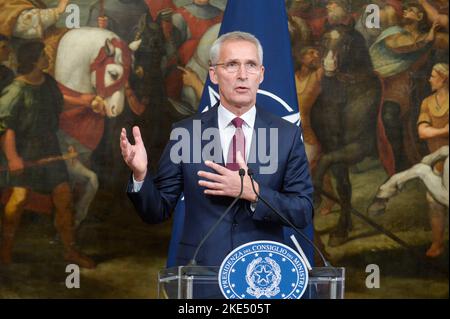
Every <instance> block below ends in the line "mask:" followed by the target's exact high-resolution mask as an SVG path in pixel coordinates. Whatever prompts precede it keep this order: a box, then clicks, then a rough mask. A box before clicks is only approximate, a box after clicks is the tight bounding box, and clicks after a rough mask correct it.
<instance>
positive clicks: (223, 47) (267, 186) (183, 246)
mask: <svg viewBox="0 0 450 319" xmlns="http://www.w3.org/2000/svg"><path fill="white" fill-rule="evenodd" d="M262 61H263V51H262V47H261V44H260V43H259V41H258V40H257V39H256V38H255V37H254V36H253V35H251V34H248V33H244V32H231V33H227V34H224V35H222V36H221V37H219V38H218V39H217V40H216V42H215V43H214V44H213V46H212V48H211V51H210V68H209V74H210V78H211V80H212V82H213V83H215V84H218V86H219V95H220V104H219V105H218V106H215V107H213V108H211V109H210V110H208V111H207V112H204V113H202V114H198V115H195V116H193V117H191V118H188V119H186V120H183V121H181V122H179V123H177V124H175V125H174V128H173V131H172V134H171V139H170V141H169V143H168V145H167V146H166V148H165V150H164V152H163V155H162V157H161V160H160V165H159V169H158V172H157V174H156V175H155V176H152V175H151V174H150V173H149V172H148V171H147V163H148V162H147V153H146V150H145V147H144V144H143V141H142V138H141V135H140V131H139V128H138V127H133V136H134V140H135V144H134V145H132V144H130V142H129V141H128V139H127V137H126V131H125V129H122V133H121V137H120V146H121V150H122V156H123V158H124V160H125V162H126V163H127V165H128V166H129V167H130V169H131V170H132V172H133V174H132V177H131V178H130V182H129V185H128V196H129V197H130V199H131V200H132V202H133V203H134V206H135V207H136V209H137V211H138V212H139V214H140V216H141V218H142V219H143V220H144V221H146V222H148V223H158V222H162V221H163V220H165V219H167V218H169V217H170V213H171V212H172V210H173V208H174V207H175V205H176V203H177V201H178V199H179V197H180V194H181V193H182V192H184V197H185V203H186V214H185V222H184V229H183V234H182V239H181V243H180V246H179V249H178V256H177V260H176V263H177V265H186V264H187V263H188V262H189V260H190V259H191V258H192V257H193V254H194V251H195V249H196V247H197V245H198V244H199V242H200V241H201V240H202V238H203V237H204V236H205V234H206V233H207V232H208V230H209V229H210V228H211V226H212V225H213V224H214V223H215V222H216V221H217V220H218V218H219V216H220V215H221V214H222V213H223V212H224V211H225V210H226V208H227V207H228V205H229V204H230V203H231V201H232V200H233V198H235V197H237V196H238V194H239V192H240V189H241V179H240V176H239V174H238V172H237V170H238V169H239V168H244V169H245V170H246V171H247V168H251V169H252V170H253V171H254V173H255V174H254V178H255V181H256V183H255V187H256V190H257V191H258V192H259V193H260V195H261V196H262V197H263V198H265V199H266V200H267V201H268V202H269V203H271V204H272V206H274V207H275V208H276V209H277V210H279V211H280V212H281V213H283V214H284V215H285V216H286V217H287V218H288V219H289V220H290V221H291V222H292V223H293V224H294V225H296V226H297V227H299V228H304V227H306V226H307V225H308V224H309V223H311V222H312V215H313V204H312V193H313V188H312V184H311V181H310V176H309V172H308V161H307V159H306V155H305V150H304V145H303V142H302V138H301V132H300V130H299V128H298V127H297V126H295V125H294V124H291V123H289V122H287V121H285V120H283V119H281V118H279V117H277V116H275V115H272V114H270V113H268V112H265V111H263V110H262V109H261V108H259V107H257V106H255V103H256V94H257V90H258V87H259V84H260V83H261V82H262V81H263V79H264V66H263V65H262ZM211 136H212V139H211ZM177 137H178V139H177ZM180 137H181V139H180ZM208 138H209V139H208ZM186 139H187V140H188V141H186ZM191 150H192V152H191ZM214 150H216V151H217V150H218V151H217V152H215V153H214ZM180 151H181V153H180ZM211 151H213V152H212V153H211ZM267 154H268V156H267ZM213 160H214V161H213ZM222 163H223V164H224V165H221V164H222ZM282 226H283V223H282V222H281V221H280V219H279V218H278V216H277V215H276V214H274V213H273V212H272V211H271V210H270V209H269V208H268V207H267V206H265V204H264V203H262V202H259V201H257V196H256V195H255V193H254V192H253V190H252V186H251V182H250V178H249V177H248V176H245V177H244V182H243V193H242V196H241V199H240V200H239V202H238V203H237V205H236V206H235V207H234V208H233V209H232V210H231V211H230V212H229V214H228V215H227V216H226V217H225V219H224V220H223V221H222V223H221V224H220V225H219V227H218V228H217V229H216V230H215V231H214V233H212V235H211V236H210V237H209V239H208V240H207V241H206V242H205V243H204V246H203V247H202V248H201V250H200V251H199V254H198V258H197V263H198V264H200V265H208V266H219V265H220V264H221V262H222V260H223V259H224V257H225V256H226V255H227V254H228V253H229V252H230V251H231V250H233V249H234V248H236V247H238V246H240V245H242V244H244V243H247V242H250V241H254V240H273V241H278V242H282V241H283V228H282Z"/></svg>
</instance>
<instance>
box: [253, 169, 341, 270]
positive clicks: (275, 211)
mask: <svg viewBox="0 0 450 319" xmlns="http://www.w3.org/2000/svg"><path fill="white" fill-rule="evenodd" d="M247 174H248V176H249V177H250V181H251V183H252V188H253V192H254V193H255V195H256V196H257V197H258V199H259V200H261V201H262V202H263V203H264V204H266V205H267V207H269V208H270V209H271V210H272V211H273V212H274V213H275V214H276V215H277V216H278V217H279V218H281V220H283V221H284V222H285V223H286V224H288V225H289V226H290V227H291V228H292V229H294V230H295V232H296V233H297V234H299V235H300V236H301V237H302V238H303V239H305V240H306V241H307V242H308V243H309V244H310V245H311V247H313V248H314V250H315V251H317V253H318V254H319V256H320V259H322V262H323V264H324V266H325V267H332V268H334V267H333V266H332V265H331V264H330V263H329V262H328V261H327V259H326V258H325V256H324V255H323V254H322V252H321V251H320V249H319V248H318V247H317V246H316V245H315V244H314V243H313V242H312V241H311V240H310V239H309V238H308V237H307V236H306V235H305V234H304V233H303V232H301V231H300V230H299V229H298V228H297V227H295V226H294V224H292V222H291V221H290V220H289V219H287V218H286V217H284V216H283V215H282V214H281V213H280V212H279V211H277V210H276V209H275V208H274V207H273V206H272V205H270V204H269V203H268V202H267V201H266V200H265V199H264V198H262V197H261V196H260V195H259V193H258V192H257V191H256V188H255V183H254V181H253V171H252V169H251V168H249V169H248V170H247Z"/></svg>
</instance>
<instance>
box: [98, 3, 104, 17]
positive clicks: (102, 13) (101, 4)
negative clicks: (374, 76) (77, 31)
mask: <svg viewBox="0 0 450 319" xmlns="http://www.w3.org/2000/svg"><path fill="white" fill-rule="evenodd" d="M99 16H100V17H104V16H105V0H100V14H99Z"/></svg>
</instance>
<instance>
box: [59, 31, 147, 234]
mask: <svg viewBox="0 0 450 319" xmlns="http://www.w3.org/2000/svg"><path fill="white" fill-rule="evenodd" d="M139 45H140V41H135V42H132V43H130V45H128V44H125V43H124V42H123V41H122V40H121V39H120V38H119V37H118V36H117V35H116V34H115V33H113V32H111V31H109V30H105V29H99V28H90V27H83V28H80V29H73V30H71V31H68V32H67V33H66V34H65V35H64V36H63V37H62V38H61V41H60V42H59V45H58V51H57V56H56V62H55V79H56V81H57V82H58V84H59V86H60V89H61V91H62V93H63V95H64V102H65V107H64V110H63V112H62V113H61V116H60V130H59V132H58V137H59V142H60V145H61V150H62V152H66V151H67V150H68V149H75V151H76V152H77V153H78V154H79V155H80V156H79V157H78V158H77V159H75V160H71V161H67V162H66V163H67V167H68V171H69V174H70V178H71V181H72V182H73V183H80V184H81V185H82V187H81V188H82V189H81V194H80V197H79V199H78V200H77V202H76V203H75V211H76V218H75V222H76V226H78V225H79V224H80V223H81V222H82V221H83V219H84V218H85V217H86V215H87V213H88V209H89V205H90V204H91V202H92V200H93V199H94V197H95V194H96V192H97V189H98V178H97V175H96V173H95V172H94V171H92V170H90V169H89V168H88V167H87V166H88V165H87V163H88V162H89V159H90V157H91V155H92V151H93V150H95V148H96V147H97V146H98V143H99V142H100V139H101V137H102V135H103V128H104V116H105V115H106V116H107V117H109V118H111V117H116V116H118V115H119V114H120V113H122V111H123V109H124V102H125V84H126V83H127V81H128V76H129V74H130V72H131V67H132V59H133V52H134V51H136V50H137V49H138V47H139ZM94 97H95V100H96V101H97V99H98V100H99V101H103V104H104V108H100V109H95V108H94V107H93V106H92V105H93V104H92V99H93V98H94ZM94 105H95V103H94Z"/></svg>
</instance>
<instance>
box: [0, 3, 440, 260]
mask: <svg viewBox="0 0 450 319" xmlns="http://www.w3.org/2000/svg"><path fill="white" fill-rule="evenodd" d="M76 2H77V1H75V0H74V1H69V0H59V1H58V5H57V7H47V5H46V3H44V2H43V1H40V0H8V1H7V0H0V63H1V65H0V92H1V93H0V136H1V152H0V153H1V156H0V187H1V195H2V196H1V201H2V204H3V212H2V222H1V225H2V230H1V245H0V262H1V263H11V261H12V251H13V250H12V248H13V243H14V236H15V233H16V231H17V229H18V227H19V224H20V218H21V215H22V212H23V211H24V210H31V211H34V212H41V213H50V212H53V211H54V212H55V226H56V228H57V230H58V233H59V235H60V238H61V241H62V243H63V245H64V249H65V258H66V259H67V260H71V261H75V262H76V263H78V264H79V265H81V266H83V267H88V268H92V267H95V263H94V262H93V261H92V260H91V259H90V258H89V257H87V256H84V255H83V254H81V253H80V252H79V251H78V250H76V248H75V242H74V238H75V231H76V229H77V228H78V227H80V225H81V224H82V222H83V221H84V220H85V218H86V216H87V215H88V212H89V207H90V205H91V203H92V201H93V200H94V197H95V195H96V192H97V190H98V189H99V187H104V188H106V189H108V190H109V191H111V192H112V193H118V192H122V191H123V183H124V180H126V178H127V174H128V172H127V170H126V168H125V167H124V165H121V157H120V151H119V149H118V142H117V141H118V136H119V132H120V129H121V127H130V126H132V125H139V126H140V127H142V128H143V132H142V134H143V139H144V140H145V141H146V144H147V145H148V146H149V148H150V149H151V152H152V154H153V155H152V156H151V157H150V158H151V163H150V165H151V166H152V167H155V166H156V164H157V160H158V158H159V154H160V153H161V152H162V149H163V147H164V145H165V142H166V140H167V139H168V136H169V132H170V127H171V124H172V123H173V122H174V121H176V120H179V119H181V118H183V117H186V116H189V115H192V114H194V113H195V112H197V110H198V104H199V101H200V97H201V94H202V90H203V85H204V82H205V79H206V76H207V73H208V59H209V57H208V52H209V48H210V46H211V44H212V42H213V41H214V40H215V38H216V37H217V35H218V32H219V28H220V23H221V20H222V16H223V9H224V8H225V5H226V0H221V1H219V0H217V1H215V2H214V4H213V1H208V0H193V1H181V0H178V1H177V0H109V1H98V2H96V3H94V4H92V5H91V7H90V8H89V10H88V12H87V13H86V15H87V20H86V21H87V22H86V25H85V26H83V27H81V28H80V29H73V30H69V29H66V28H63V27H57V22H58V21H59V20H61V18H62V17H63V15H64V12H65V9H66V7H67V5H68V4H69V3H76ZM369 3H374V4H377V5H378V7H379V8H380V24H381V25H380V28H368V27H367V24H366V20H367V14H368V13H367V12H366V11H365V8H366V6H367V5H368V4H369ZM286 8H287V12H288V17H289V21H288V23H289V30H290V33H291V42H292V50H293V59H294V62H295V68H296V73H295V80H296V88H297V95H298V101H299V106H300V115H301V121H302V128H303V134H304V142H305V146H306V152H307V156H308V159H309V162H310V167H311V171H312V175H313V182H314V186H315V189H316V203H315V204H316V205H317V206H318V207H319V205H320V214H321V215H327V214H328V213H329V212H330V211H331V210H332V208H333V206H335V205H336V204H338V203H336V202H335V200H338V201H339V205H340V206H341V208H340V210H341V214H340V218H339V221H338V224H337V226H336V228H335V229H334V230H333V231H332V232H331V234H330V238H329V242H328V245H329V246H338V245H341V244H343V243H344V242H346V241H347V240H348V234H349V231H350V230H351V228H352V220H351V214H350V211H351V208H352V207H351V201H352V185H351V181H350V174H349V168H350V166H351V165H354V164H357V163H359V162H361V161H362V160H363V159H365V158H367V157H372V158H379V159H380V161H381V163H382V165H383V167H384V169H385V171H386V173H387V175H388V176H392V177H391V179H390V180H389V181H388V184H387V185H388V186H386V185H380V191H379V193H378V195H377V197H376V199H375V200H374V202H373V203H372V204H371V205H370V208H369V212H379V211H381V210H383V209H385V208H386V204H387V200H388V198H389V197H391V196H393V195H394V194H395V193H396V191H397V190H398V189H399V188H400V182H398V175H397V174H398V173H401V172H403V171H405V170H408V169H409V168H414V167H416V169H415V170H414V172H412V173H411V174H412V175H411V174H410V175H408V178H406V179H405V178H404V177H402V178H403V179H402V180H401V182H402V183H403V182H404V181H406V180H408V179H411V178H415V177H418V178H422V179H424V181H425V180H427V176H428V177H430V178H431V179H432V180H434V181H435V182H436V180H435V179H436V178H437V179H438V180H437V182H436V183H434V184H433V183H432V184H430V183H428V184H427V182H425V184H426V185H427V187H428V194H427V199H428V201H429V209H430V222H431V227H432V237H433V238H432V245H431V247H430V248H429V250H428V251H427V252H426V254H427V255H428V256H429V257H435V256H439V255H441V254H442V253H443V251H444V242H445V240H444V231H445V221H446V218H447V208H448V147H447V148H445V146H447V145H448V131H449V125H448V105H449V103H448V1H442V0H434V1H433V0H418V1H408V2H407V1H399V0H373V1H370V2H369V1H350V0H332V1H313V0H288V1H286ZM428 79H429V80H428ZM116 142H117V143H116ZM442 147H444V148H442ZM445 152H446V153H445ZM430 153H433V154H438V153H439V156H437V157H436V156H435V157H433V160H430V158H429V157H428V158H427V159H426V160H425V159H424V161H422V164H423V165H427V166H428V167H429V169H428V170H427V169H423V166H421V167H422V168H421V169H417V166H414V165H415V164H418V163H419V162H420V161H421V159H422V158H423V157H424V156H425V155H428V154H430ZM442 154H443V155H442ZM445 154H447V155H445ZM93 157H95V161H93ZM445 158H447V161H446V162H445V164H444V161H443V160H442V159H445ZM94 162H97V163H101V165H97V166H96V165H95V164H94ZM443 172H444V173H443ZM402 176H404V175H402ZM442 176H443V183H442V182H441V183H440V184H439V181H441V179H442ZM332 179H334V181H335V187H333V183H332ZM102 182H103V183H104V185H101V183H102ZM389 182H391V183H390V184H389ZM394 184H395V186H392V185H394ZM439 185H443V189H442V187H440V186H439ZM386 190H390V191H386ZM443 190H444V191H445V190H447V192H445V193H446V194H447V197H445V195H442V194H444V191H443ZM321 194H329V195H331V196H321ZM330 198H334V200H333V199H330Z"/></svg>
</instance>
